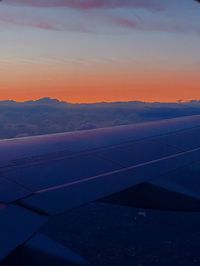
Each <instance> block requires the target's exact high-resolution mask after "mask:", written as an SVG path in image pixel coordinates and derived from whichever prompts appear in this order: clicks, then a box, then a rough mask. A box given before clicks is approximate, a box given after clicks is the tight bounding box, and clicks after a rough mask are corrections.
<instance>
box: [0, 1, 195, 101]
mask: <svg viewBox="0 0 200 266" xmlns="http://www.w3.org/2000/svg"><path fill="white" fill-rule="evenodd" d="M199 21H200V4H198V3H197V2H195V1H194V0H181V1H180V0H168V1H166V0H2V2H0V100H6V99H13V100H17V101H24V100H30V99H38V98H42V97H47V96H48V97H52V98H57V99H60V100H64V101H68V102H74V103H77V102H78V103H80V102H102V101H108V102H110V101H135V100H140V101H150V102H153V101H161V102H174V101H179V100H183V101H187V100H191V99H200V75H199V72H200V23H199Z"/></svg>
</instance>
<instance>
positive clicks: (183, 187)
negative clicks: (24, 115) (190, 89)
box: [0, 116, 200, 265]
mask: <svg viewBox="0 0 200 266" xmlns="http://www.w3.org/2000/svg"><path fill="white" fill-rule="evenodd" d="M199 176H200V116H191V117H183V118H176V119H168V120H162V121H158V122H148V123H142V124H137V125H128V126H119V127H111V128H103V129H95V130H87V131H79V132H72V133H62V134H53V135H44V136H36V137H27V138H19V139H11V140H2V141H0V217H1V219H0V262H2V263H5V265H9V263H10V260H11V262H12V264H11V265H15V264H14V263H16V260H17V261H19V260H20V265H44V260H45V259H47V261H48V265H66V264H65V263H66V262H68V264H67V265H88V264H87V262H86V261H85V260H84V259H82V258H81V257H79V256H78V255H76V254H74V253H73V252H71V251H70V250H67V248H64V247H62V246H60V245H59V244H58V243H55V242H53V241H52V240H51V239H47V238H46V237H45V236H43V235H41V234H39V233H38V230H39V229H40V227H41V226H42V225H44V224H45V223H46V222H47V220H48V219H49V218H50V217H51V216H53V215H57V214H60V213H62V212H65V211H67V210H70V209H72V208H76V207H78V206H80V205H83V204H86V203H88V202H92V201H97V200H102V201H105V202H110V203H115V204H122V205H128V206H139V207H148V208H157V209H168V210H183V211H199V210H200V179H199ZM33 254H34V255H33ZM16 258H17V259H16ZM30 258H31V260H30ZM27 261H28V264H27ZM41 261H42V263H43V264H42V263H41ZM23 263H24V264H23ZM31 263H32V264H31ZM40 263H41V264H40ZM17 265H18V264H17Z"/></svg>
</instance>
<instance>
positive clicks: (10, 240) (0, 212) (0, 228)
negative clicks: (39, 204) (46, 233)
mask: <svg viewBox="0 0 200 266" xmlns="http://www.w3.org/2000/svg"><path fill="white" fill-rule="evenodd" d="M0 216H1V219H0V243H1V248H0V262H1V261H2V260H4V259H5V257H6V256H8V255H9V254H10V253H11V252H13V251H14V250H15V249H16V248H17V247H18V246H19V245H21V244H23V243H24V242H25V241H26V240H28V239H29V238H30V237H31V236H32V235H33V234H34V233H35V232H37V231H38V229H39V228H40V227H41V226H42V225H43V224H44V223H45V222H46V221H47V218H46V217H44V216H42V215H38V214H36V213H33V212H31V211H29V210H27V209H25V208H23V207H20V206H17V205H15V204H13V205H9V206H6V205H1V206H0Z"/></svg>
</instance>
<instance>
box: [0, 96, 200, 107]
mask: <svg viewBox="0 0 200 266" xmlns="http://www.w3.org/2000/svg"><path fill="white" fill-rule="evenodd" d="M41 100H49V101H57V102H60V103H66V104H74V105H76V104H77V105H79V104H80V105H81V104H87V105H90V104H91V105H92V104H101V103H106V104H109V103H133V102H135V103H136V102H138V103H166V104H167V103H168V104H170V103H190V102H198V101H200V99H188V100H181V99H180V100H176V101H145V100H127V101H96V102H70V101H67V100H62V99H59V98H53V97H48V96H44V97H41V98H31V99H27V100H15V99H0V102H15V103H27V102H38V101H41Z"/></svg>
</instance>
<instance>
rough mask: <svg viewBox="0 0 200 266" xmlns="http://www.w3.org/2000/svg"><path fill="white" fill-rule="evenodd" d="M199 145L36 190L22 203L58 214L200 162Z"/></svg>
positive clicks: (46, 212) (47, 212) (50, 213)
mask: <svg viewBox="0 0 200 266" xmlns="http://www.w3.org/2000/svg"><path fill="white" fill-rule="evenodd" d="M199 160H200V149H196V150H192V151H187V152H182V153H179V154H176V155H171V156H168V157H164V158H161V159H158V160H154V161H151V162H147V163H143V164H139V165H136V166H133V167H128V168H125V169H121V170H116V171H113V172H110V173H106V174H103V175H98V176H94V177H90V178H87V179H83V180H79V181H76V182H72V183H66V184H63V185H61V186H58V187H52V188H50V189H45V190H41V191H37V192H35V193H34V194H33V195H32V196H30V197H27V198H25V199H22V200H20V204H22V205H24V206H26V207H28V208H32V209H35V210H37V211H40V212H42V213H45V214H49V215H55V214H59V213H62V212H64V211H66V210H69V209H72V208H75V207H78V206H80V205H82V204H85V203H87V202H91V201H95V200H99V199H101V198H105V197H107V196H109V195H112V194H114V193H117V192H121V191H123V190H126V189H128V188H130V187H133V186H136V185H138V184H140V183H144V182H148V181H151V180H153V179H154V178H162V176H163V175H164V174H166V173H169V172H173V171H175V170H177V169H180V168H182V167H184V166H187V165H190V164H192V163H193V162H199Z"/></svg>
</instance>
